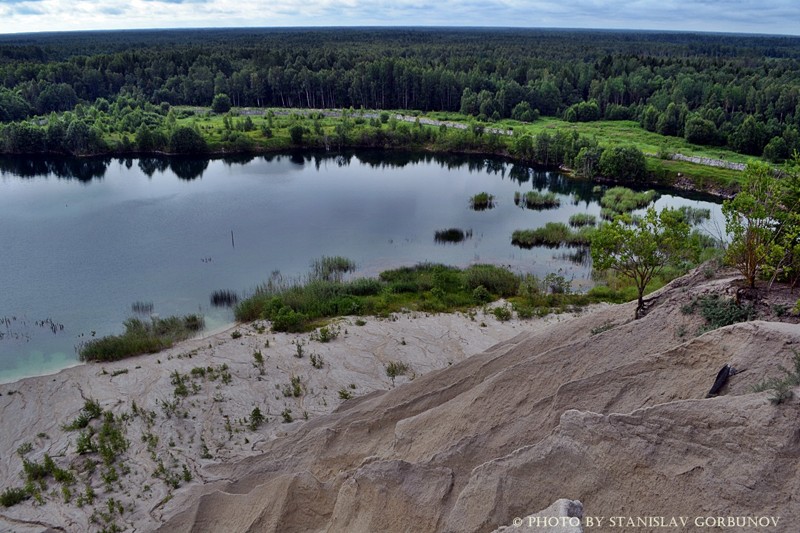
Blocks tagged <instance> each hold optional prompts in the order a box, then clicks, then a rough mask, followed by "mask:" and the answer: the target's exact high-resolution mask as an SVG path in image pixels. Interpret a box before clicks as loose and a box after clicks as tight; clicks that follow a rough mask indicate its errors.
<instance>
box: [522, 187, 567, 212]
mask: <svg viewBox="0 0 800 533" xmlns="http://www.w3.org/2000/svg"><path fill="white" fill-rule="evenodd" d="M514 204H515V205H519V206H521V207H527V208H528V209H537V210H541V209H555V208H556V207H559V206H560V205H561V200H560V199H559V198H558V196H557V195H556V193H553V192H546V193H541V192H538V191H528V192H526V193H525V194H521V193H520V192H519V191H517V192H515V193H514Z"/></svg>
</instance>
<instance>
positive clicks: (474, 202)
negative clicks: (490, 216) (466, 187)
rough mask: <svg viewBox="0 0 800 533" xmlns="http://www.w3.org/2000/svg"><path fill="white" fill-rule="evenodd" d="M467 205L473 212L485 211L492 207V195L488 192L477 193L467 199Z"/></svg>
mask: <svg viewBox="0 0 800 533" xmlns="http://www.w3.org/2000/svg"><path fill="white" fill-rule="evenodd" d="M469 203H470V207H472V209H474V210H475V211H485V210H486V209H491V208H493V207H494V195H492V194H489V193H488V192H479V193H478V194H476V195H474V196H473V197H472V198H470V199H469Z"/></svg>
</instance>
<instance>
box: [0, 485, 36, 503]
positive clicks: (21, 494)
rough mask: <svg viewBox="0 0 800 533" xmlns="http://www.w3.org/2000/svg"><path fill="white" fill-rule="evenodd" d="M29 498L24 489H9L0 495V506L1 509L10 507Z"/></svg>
mask: <svg viewBox="0 0 800 533" xmlns="http://www.w3.org/2000/svg"><path fill="white" fill-rule="evenodd" d="M30 497H31V496H30V493H28V491H26V490H25V489H19V488H14V487H9V488H7V489H6V490H4V491H3V492H2V493H0V505H2V506H3V507H12V506H14V505H17V504H18V503H20V502H22V501H24V500H27V499H28V498H30Z"/></svg>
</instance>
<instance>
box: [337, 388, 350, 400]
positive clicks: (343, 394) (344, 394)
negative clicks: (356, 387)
mask: <svg viewBox="0 0 800 533" xmlns="http://www.w3.org/2000/svg"><path fill="white" fill-rule="evenodd" d="M352 397H353V393H352V392H350V391H349V390H347V389H345V388H344V387H342V388H341V389H339V398H340V399H342V400H349V399H350V398H352Z"/></svg>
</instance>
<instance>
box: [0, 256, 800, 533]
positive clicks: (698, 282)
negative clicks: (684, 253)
mask: <svg viewBox="0 0 800 533" xmlns="http://www.w3.org/2000/svg"><path fill="white" fill-rule="evenodd" d="M708 293H713V294H727V295H733V294H734V293H735V287H734V286H733V278H732V277H730V276H725V277H721V278H715V279H707V278H706V276H704V275H703V273H702V272H701V271H697V272H695V273H693V274H691V275H689V276H686V277H684V278H681V279H679V280H676V281H675V282H673V283H672V284H671V285H670V286H668V287H666V288H665V289H663V290H662V291H659V293H657V294H656V295H655V297H654V299H653V303H652V305H651V306H650V308H649V312H648V314H647V315H646V316H645V317H644V318H642V319H640V320H637V321H633V320H631V319H632V317H633V309H634V307H633V305H634V304H625V305H620V306H600V307H599V308H597V309H594V310H593V311H592V312H590V313H585V314H583V315H580V316H578V317H571V316H569V317H568V316H561V317H553V318H551V319H550V320H549V322H545V321H530V322H522V323H519V322H517V323H515V324H498V323H497V322H492V321H493V319H490V318H485V319H483V318H482V317H481V316H480V315H479V316H478V317H477V321H476V322H472V321H470V320H469V319H468V318H465V317H448V316H446V315H445V316H439V317H429V318H424V317H421V318H417V319H412V318H410V317H401V318H399V319H398V320H397V321H395V322H375V321H374V320H373V319H369V324H368V325H367V326H364V328H368V327H374V328H378V327H379V326H380V328H384V329H376V330H374V331H371V330H366V329H363V328H358V327H357V326H353V325H348V326H347V329H348V337H354V336H358V337H359V338H360V339H361V340H360V341H359V342H362V343H363V344H361V346H362V348H363V350H362V351H359V350H358V349H356V348H355V347H354V345H352V344H347V342H349V341H350V340H351V339H345V338H340V339H337V340H335V341H334V342H333V343H330V344H325V345H321V344H318V343H310V344H308V345H307V346H306V349H307V350H308V353H310V352H311V351H315V352H318V353H322V354H323V357H324V361H325V366H324V367H323V369H321V370H317V369H313V368H310V365H309V362H308V356H306V358H305V359H296V358H293V356H292V352H293V351H294V346H293V345H291V344H289V339H284V340H281V341H278V340H274V341H273V343H272V345H271V347H270V348H268V349H264V350H262V351H263V352H264V355H265V356H267V355H269V357H270V358H269V359H268V361H267V364H266V374H265V375H264V376H259V375H258V372H257V369H256V368H254V367H253V364H252V352H253V350H254V349H255V348H256V346H258V345H259V344H262V345H263V339H264V338H270V339H276V336H275V335H263V334H262V335H259V334H256V333H251V334H250V335H248V336H245V337H243V338H242V339H238V340H237V341H233V340H232V339H230V337H229V336H228V337H227V338H222V337H219V338H217V339H215V340H213V341H212V343H211V344H212V348H210V349H209V348H207V345H208V340H205V341H195V342H197V343H198V347H197V351H195V352H194V353H193V355H192V359H187V358H186V357H185V356H184V357H183V358H180V359H179V358H178V354H179V353H184V354H185V353H191V352H192V351H193V350H194V349H193V348H192V346H191V345H189V346H184V347H182V348H181V350H178V351H173V352H172V355H173V358H172V359H170V360H166V357H165V356H164V355H163V354H162V355H160V356H154V357H160V358H161V360H162V364H161V365H156V364H152V361H149V360H148V363H147V366H145V364H144V363H142V362H141V361H134V360H131V361H128V362H126V363H118V364H116V365H106V368H107V370H108V371H109V372H111V371H112V370H113V369H114V368H122V367H126V368H131V370H130V372H129V373H128V374H123V375H118V376H116V377H114V378H109V377H108V376H100V377H95V376H94V373H96V372H97V371H98V370H99V367H96V366H95V367H79V368H75V369H69V370H67V371H65V372H63V373H62V374H59V375H57V376H52V377H47V378H35V379H33V380H26V381H24V382H20V383H18V384H14V385H11V386H3V388H2V389H0V391H2V392H3V396H2V397H0V414H1V415H2V424H3V426H4V427H3V437H2V438H3V440H4V443H3V445H4V448H3V449H4V450H6V451H5V452H4V456H3V461H2V463H1V466H0V479H2V480H4V483H8V482H9V480H11V481H12V482H13V480H14V479H15V476H16V475H17V474H16V473H17V472H18V471H19V470H20V466H19V459H18V458H16V457H12V458H9V457H8V455H10V454H13V451H12V450H14V449H16V447H17V446H19V445H20V443H21V442H22V441H23V440H24V439H25V438H29V437H26V435H30V434H31V433H32V434H34V435H35V433H36V431H39V429H38V428H34V427H33V424H34V423H35V424H44V425H45V426H46V428H45V429H43V430H42V431H46V432H49V434H50V439H40V440H36V442H35V447H34V451H33V452H31V456H32V457H36V456H37V455H36V454H37V453H38V454H39V455H38V456H39V457H41V454H42V453H44V452H43V451H41V450H42V449H44V450H49V453H50V454H52V455H56V454H60V455H61V460H62V462H63V461H66V460H70V459H71V458H74V446H73V445H72V444H71V442H72V440H74V439H73V436H72V435H69V434H63V432H61V431H60V430H59V429H58V428H57V426H56V421H59V422H61V421H63V420H66V419H69V418H71V417H74V416H75V414H76V413H77V411H78V409H79V408H80V405H81V404H82V400H81V398H80V394H79V393H78V390H80V391H81V392H82V393H83V394H84V395H86V396H93V397H95V398H99V399H101V400H102V402H101V403H103V404H104V406H108V407H111V406H114V407H113V408H114V409H116V410H119V411H122V410H126V409H128V407H127V404H128V402H129V398H136V401H137V402H140V399H141V402H143V404H144V405H146V406H147V407H146V408H147V409H152V410H157V411H158V413H157V414H158V416H157V421H156V427H157V429H158V431H160V432H163V435H165V436H164V437H162V438H161V443H162V444H163V443H164V441H165V440H167V439H169V438H173V439H174V440H175V443H174V444H175V446H173V447H163V449H162V448H161V447H160V448H159V449H158V455H159V457H161V456H163V457H169V455H170V454H172V455H173V456H175V457H176V460H177V461H178V462H179V463H183V462H186V463H188V464H189V466H190V469H191V472H193V473H194V479H193V481H192V482H191V483H188V484H186V485H185V486H184V487H182V488H180V489H178V490H175V491H170V490H168V488H166V487H165V486H164V485H163V483H161V482H160V481H159V480H156V479H153V478H152V477H151V472H152V470H153V463H152V461H151V457H149V455H148V451H147V450H146V449H145V446H144V444H142V443H140V442H138V438H139V432H141V431H142V430H141V429H139V426H138V425H137V422H136V419H133V420H132V421H131V422H130V424H129V429H128V438H129V439H130V441H131V443H132V444H131V450H132V451H131V452H129V453H130V454H131V459H130V460H129V462H130V463H131V465H132V469H131V470H132V472H131V474H130V475H129V477H130V478H131V482H130V485H129V486H128V488H127V489H126V490H127V492H128V495H127V496H125V495H124V494H123V495H120V494H118V493H115V494H114V497H120V498H130V499H131V500H134V499H138V498H143V502H145V503H146V506H144V504H142V505H139V504H137V505H139V506H138V507H135V509H134V510H133V511H132V512H131V513H129V516H122V517H120V518H119V520H118V522H119V523H120V524H123V525H125V527H128V528H129V529H135V530H139V531H148V530H151V529H154V528H156V527H159V525H160V529H159V530H160V531H165V532H184V531H226V532H228V531H253V532H256V531H257V532H262V531H280V532H291V531H298V532H300V531H303V532H305V531H332V532H333V531H342V532H360V531H365V532H367V531H446V532H472V531H475V532H490V531H494V530H496V529H497V530H499V531H504V532H508V531H514V530H517V529H520V530H531V531H540V532H541V531H580V529H581V528H580V526H579V527H577V528H575V527H572V526H571V525H570V523H565V524H564V527H563V528H560V529H559V528H550V529H547V528H544V527H540V526H537V527H528V526H530V520H533V519H534V517H537V516H538V517H540V518H541V517H559V516H560V517H563V518H565V519H566V518H569V517H581V516H582V517H584V518H583V520H582V521H581V526H587V525H588V524H587V523H586V519H587V517H592V518H595V519H598V518H603V519H604V520H605V523H604V524H603V526H605V527H595V528H591V527H586V530H587V531H592V530H594V531H608V530H614V531H625V530H631V531H633V530H637V531H649V530H652V529H657V528H656V527H655V526H653V524H657V523H658V522H650V527H644V528H642V527H637V526H635V525H634V526H631V524H630V523H627V522H624V521H623V520H620V521H618V522H616V525H615V526H614V527H608V526H609V521H610V519H611V518H613V517H618V518H620V519H622V518H627V517H633V518H639V517H650V518H652V519H659V518H661V519H664V520H667V521H668V520H669V519H670V518H673V519H677V518H686V520H687V521H688V525H687V526H684V527H682V528H678V529H674V528H673V530H675V531H678V530H692V529H697V528H698V527H700V526H698V524H697V523H696V522H695V521H696V520H698V519H700V520H703V519H705V518H706V517H734V518H735V517H751V518H761V517H766V518H768V519H771V520H773V523H772V525H770V526H769V527H762V528H760V530H762V531H792V530H794V529H795V527H794V525H795V524H796V522H797V521H798V519H800V504H799V503H798V501H797V494H800V470H798V466H797V465H798V464H800V463H798V459H800V416H798V415H800V401H798V400H797V399H796V398H795V399H792V400H790V401H788V402H785V403H783V404H781V405H773V404H772V403H770V401H769V397H770V395H771V393H770V392H759V393H755V392H753V386H754V385H756V384H757V383H759V382H762V381H764V380H765V379H767V378H777V377H781V376H783V375H784V373H783V371H782V370H781V368H780V367H781V366H783V367H787V368H788V367H790V366H792V359H793V355H794V352H795V351H800V326H798V325H797V324H796V323H791V322H786V323H781V322H770V321H763V320H759V321H753V322H746V323H739V324H734V325H732V326H727V327H724V328H721V329H717V330H714V331H711V332H708V333H705V334H703V335H699V336H696V332H697V330H698V328H699V327H700V326H701V325H702V323H703V320H702V319H701V318H700V317H699V316H697V315H696V314H688V315H687V314H684V313H682V312H681V307H682V306H683V305H685V304H686V303H688V302H690V301H691V299H692V298H694V297H696V296H697V295H701V294H708ZM481 320H485V321H486V322H487V323H490V327H488V328H481V327H480V325H479V324H478V323H479V322H480V321H481ZM448 321H449V322H448ZM398 327H399V328H401V329H399V330H398V329H393V328H398ZM402 328H406V329H402ZM240 329H244V328H240ZM248 329H249V327H248ZM398 332H399V333H398ZM372 335H374V338H371V336H372ZM366 337H370V338H371V340H370V341H367V340H366ZM503 338H505V339H506V340H503V341H502V342H500V343H499V344H494V341H495V340H500V339H503ZM401 339H405V340H406V344H405V345H403V344H401V342H400V340H401ZM491 344H494V345H492V346H491V347H490V345H491ZM472 349H474V351H475V352H478V351H479V352H481V353H477V354H476V355H474V356H472V357H466V355H468V354H469V353H470V351H471V350H472ZM323 350H324V352H323ZM351 350H352V351H353V353H350V351H351ZM279 354H280V355H279ZM223 360H227V361H228V362H229V365H230V368H231V370H232V371H233V372H234V379H233V382H232V384H231V385H228V386H222V385H219V384H211V383H204V384H203V388H202V390H201V391H200V392H198V393H197V394H196V395H190V396H189V397H187V398H186V399H184V400H183V403H182V404H181V405H183V406H184V407H182V408H181V409H185V410H186V411H187V413H188V414H187V416H188V417H187V418H181V417H180V416H175V415H174V414H173V416H172V417H171V418H167V417H166V416H163V415H162V413H161V411H162V409H161V408H160V407H159V406H158V402H157V400H158V399H159V398H164V397H167V396H168V395H169V394H170V391H171V387H170V384H169V374H170V373H171V372H172V371H173V369H180V371H181V372H186V371H187V369H188V368H191V367H192V366H194V365H198V364H202V365H210V364H219V363H220V362H221V361H223ZM389 360H402V361H406V362H409V363H410V364H411V366H412V368H413V369H414V370H415V371H416V372H417V375H416V377H415V379H413V380H409V379H408V378H405V377H404V378H399V379H398V386H396V387H394V388H391V387H390V382H389V380H388V378H387V377H386V375H385V372H384V371H383V369H384V366H383V365H384V364H386V363H387V362H388V361H389ZM449 363H452V365H450V364H449ZM725 364H730V365H732V366H733V367H735V368H736V369H737V370H738V371H739V373H737V374H735V375H733V376H732V377H731V378H730V380H729V382H728V384H727V385H726V386H725V388H723V389H722V392H721V394H720V395H719V396H718V397H715V398H706V397H705V396H706V393H707V392H708V390H709V388H710V387H711V385H712V383H713V382H714V378H715V377H716V375H717V371H718V370H719V369H720V368H721V367H722V366H723V365H725ZM134 365H141V366H142V369H139V370H136V371H134V370H133V369H132V368H133V366H134ZM328 365H330V366H328ZM276 366H277V367H280V370H279V369H276V368H275V367H276ZM87 368H90V369H92V374H91V375H89V373H88V372H87V370H86V369H87ZM299 372H302V375H303V376H304V377H305V380H307V381H304V382H303V383H304V384H305V386H306V387H307V389H308V390H307V391H306V392H305V393H304V394H303V396H302V397H300V398H298V399H295V398H284V397H282V396H281V394H280V393H279V392H278V390H276V388H275V386H276V385H278V386H279V387H280V386H282V384H283V383H284V382H285V381H287V376H289V375H293V374H294V375H297V374H298V373H299ZM259 377H260V378H261V379H262V381H259V379H258V378H259ZM53 379H55V381H52V380H53ZM401 381H402V382H403V383H402V384H400V382H401ZM350 382H355V383H357V384H358V385H357V389H356V393H357V397H356V398H354V399H351V400H347V401H344V402H341V400H338V399H337V396H336V395H337V391H338V389H339V388H340V387H343V386H344V387H347V385H346V384H348V383H350ZM326 383H330V384H331V385H328V386H329V388H328V389H327V390H326V389H324V387H325V386H326V385H325V384H326ZM9 387H11V388H16V389H18V390H19V392H18V393H17V394H16V395H12V396H11V397H9V396H8V395H7V394H8V393H7V389H8V388H9ZM78 387H79V388H78ZM226 387H227V388H226ZM365 391H373V392H370V393H368V394H364V392H365ZM217 395H221V396H222V398H221V401H217V402H215V401H214V398H215V397H216V396H217ZM113 398H119V400H113ZM45 399H47V400H45ZM23 402H24V403H23ZM287 402H295V403H291V405H292V406H293V409H295V411H294V412H295V414H297V413H298V412H301V411H302V410H307V411H308V412H309V415H310V416H309V420H308V421H307V422H302V421H301V422H295V423H293V424H281V423H280V422H279V420H277V418H278V417H279V414H278V413H279V412H280V409H282V408H283V405H284V404H286V405H289V404H288V403H287ZM297 402H302V403H301V404H298V403H297ZM323 402H326V403H327V405H322V404H323ZM256 404H258V405H262V406H264V407H265V408H266V409H269V413H268V417H269V418H270V419H271V422H270V423H268V424H266V425H265V426H263V427H262V428H261V429H259V430H257V431H250V430H248V429H246V428H244V429H243V426H242V425H241V424H239V423H238V421H237V419H238V418H240V417H242V416H246V414H247V413H249V412H250V409H252V406H253V405H256ZM140 405H142V404H140ZM333 405H338V408H337V409H336V410H335V411H333V412H332V413H329V414H325V413H326V411H327V410H330V409H332V408H333ZM220 409H221V410H223V411H224V413H225V414H229V416H230V419H231V422H232V424H233V429H234V431H233V433H229V432H228V430H227V429H226V428H225V426H224V421H223V420H224V419H223V418H222V417H221V416H220V413H219V410H220ZM9 420H21V421H24V424H27V425H28V426H29V427H28V428H25V429H26V430H27V432H26V431H23V429H22V428H17V427H16V426H15V425H14V424H11V423H9V422H8V421H9ZM12 430H13V431H12ZM283 430H287V431H283ZM9 431H11V432H12V433H13V434H14V436H9V435H7V434H8V433H9ZM152 431H154V432H155V431H156V429H152ZM56 435H57V436H56ZM200 437H203V438H204V439H205V442H206V443H207V444H208V447H209V448H211V449H212V453H213V455H214V457H213V459H200V458H199V457H200V454H201V452H200V442H199V439H200ZM245 439H247V442H246V443H245ZM40 441H42V442H40ZM162 444H159V446H162ZM165 461H166V459H165ZM175 468H176V469H177V468H178V467H177V466H175ZM143 484H150V485H152V487H151V489H150V491H149V492H148V491H144V490H143V489H142V486H143ZM123 492H124V491H123ZM102 496H103V497H108V495H105V494H103V495H102ZM561 498H566V499H567V500H562V501H560V502H557V501H556V500H559V499H561ZM554 502H555V504H554ZM578 502H580V503H578ZM551 504H553V505H551ZM132 507H134V506H133V505H132ZM141 508H145V509H146V511H141V510H139V509H141ZM540 510H545V511H543V512H542V513H538V512H539V511H540ZM0 511H1V514H2V516H0V530H3V527H7V528H12V529H14V528H17V527H22V525H23V524H24V525H25V527H29V528H32V529H31V530H39V531H41V530H42V529H43V528H44V526H45V525H49V526H60V527H62V528H63V530H65V531H75V530H82V529H83V528H84V527H91V528H96V529H99V527H97V526H95V525H89V524H87V513H86V511H85V510H80V509H77V508H75V506H74V505H72V506H70V505H66V504H57V503H54V502H50V503H46V504H45V505H42V506H33V505H32V504H31V503H30V502H26V503H23V504H20V505H18V506H15V507H12V508H10V509H5V510H0ZM537 513H538V514H537ZM516 518H519V520H515V519H516ZM775 520H777V525H774V521H775ZM59 521H61V522H59ZM65 521H68V522H65ZM526 521H528V522H526ZM35 522H38V524H39V525H36V524H35ZM517 525H519V528H517V527H516V526H517ZM707 525H709V524H708V523H703V524H702V526H703V527H705V526H707ZM715 525H716V524H715ZM504 526H505V527H504ZM658 529H659V530H666V531H669V530H670V529H668V528H658ZM21 530H24V529H21ZM734 530H735V529H734Z"/></svg>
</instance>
